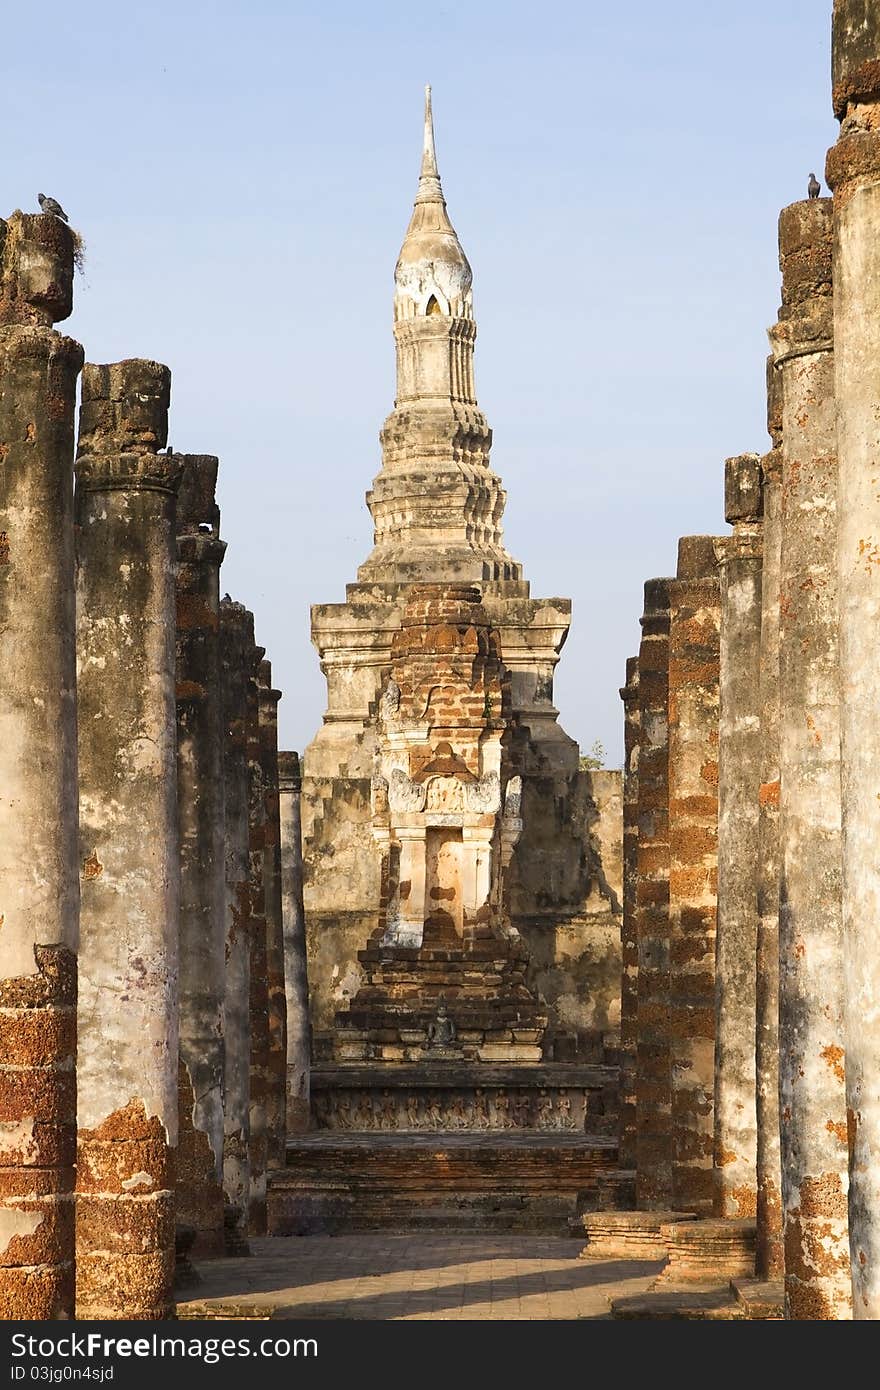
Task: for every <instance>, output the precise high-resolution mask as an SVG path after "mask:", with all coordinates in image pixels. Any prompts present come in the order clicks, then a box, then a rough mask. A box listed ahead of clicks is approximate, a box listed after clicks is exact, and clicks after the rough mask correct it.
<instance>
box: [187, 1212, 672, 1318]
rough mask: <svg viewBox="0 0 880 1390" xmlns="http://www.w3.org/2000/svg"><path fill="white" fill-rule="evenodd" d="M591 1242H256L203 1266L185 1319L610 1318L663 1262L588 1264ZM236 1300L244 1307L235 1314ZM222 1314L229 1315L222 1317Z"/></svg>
mask: <svg viewBox="0 0 880 1390" xmlns="http://www.w3.org/2000/svg"><path fill="white" fill-rule="evenodd" d="M581 1248H582V1242H581V1241H579V1240H574V1239H565V1238H547V1237H537V1236H536V1237H530V1236H470V1235H468V1236H458V1235H433V1234H431V1235H426V1234H416V1233H411V1234H397V1235H374V1234H363V1235H347V1236H299V1237H266V1238H263V1239H252V1240H251V1249H252V1252H253V1253H252V1255H251V1257H250V1259H228V1260H208V1261H201V1262H200V1263H199V1264H198V1270H199V1273H200V1275H201V1277H202V1283H201V1285H200V1286H199V1287H198V1288H195V1289H192V1290H188V1291H187V1292H186V1293H185V1294H184V1293H182V1294H181V1298H180V1302H179V1304H178V1311H179V1315H181V1316H184V1317H186V1316H190V1317H192V1316H200V1315H201V1310H202V1309H203V1308H204V1305H206V1304H208V1305H210V1311H212V1312H215V1313H216V1312H220V1310H221V1308H222V1305H223V1304H224V1303H227V1304H228V1305H230V1306H229V1307H228V1308H227V1309H226V1310H225V1311H226V1315H227V1316H230V1315H231V1316H236V1315H238V1316H242V1315H244V1316H247V1315H248V1314H247V1312H246V1309H252V1310H253V1312H252V1313H251V1316H253V1315H254V1314H256V1315H257V1316H259V1315H260V1314H259V1312H257V1309H259V1310H260V1311H261V1312H262V1315H263V1316H270V1315H271V1316H273V1317H278V1318H371V1319H380V1320H382V1319H398V1318H400V1319H422V1318H442V1319H465V1320H475V1319H484V1318H491V1319H518V1320H527V1319H533V1318H535V1319H560V1318H564V1319H569V1318H572V1319H574V1318H608V1317H610V1303H611V1300H612V1299H613V1298H621V1297H625V1296H628V1295H636V1294H639V1293H642V1292H644V1291H645V1290H646V1289H647V1287H648V1285H649V1284H650V1283H651V1281H652V1280H653V1279H654V1278H656V1275H657V1273H658V1271H659V1269H660V1264H661V1262H659V1261H654V1262H648V1261H636V1260H582V1259H579V1258H578V1254H579V1251H580V1250H581ZM233 1306H234V1311H233ZM221 1316H222V1313H221Z"/></svg>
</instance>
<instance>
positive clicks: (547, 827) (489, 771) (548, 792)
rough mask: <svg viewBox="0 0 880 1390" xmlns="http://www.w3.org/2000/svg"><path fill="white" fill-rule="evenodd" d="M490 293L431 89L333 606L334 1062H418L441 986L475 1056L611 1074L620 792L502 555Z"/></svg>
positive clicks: (328, 1032) (323, 1003)
mask: <svg viewBox="0 0 880 1390" xmlns="http://www.w3.org/2000/svg"><path fill="white" fill-rule="evenodd" d="M471 281H472V275H471V268H470V266H469V264H468V260H467V257H466V256H465V253H464V251H463V249H462V246H461V243H460V242H459V240H458V237H457V235H456V233H455V230H454V228H453V226H452V223H451V221H450V219H449V215H448V213H447V210H446V204H445V200H444V196H443V191H442V188H441V184H440V179H439V176H438V173H437V161H436V156H435V151H434V135H433V124H432V116H431V105H430V91H429V92H428V94H427V100H426V111H425V132H424V150H423V156H422V166H421V174H420V178H419V185H418V192H417V195H416V201H415V207H414V209H413V214H412V218H411V220H410V224H409V227H408V229H407V233H406V236H405V238H404V242H403V247H402V249H401V252H400V256H399V258H398V262H397V267H396V272H395V290H394V337H395V343H396V349H397V397H396V402H395V406H394V409H393V411H392V412H391V414H390V416H389V417H388V419H387V420H386V422H385V425H384V428H383V430H382V433H381V442H382V452H383V460H382V468H381V470H380V472H379V474H378V477H377V478H376V479H375V481H374V484H373V487H372V490H371V491H370V492H369V493H368V494H367V502H368V505H369V508H370V511H371V513H372V516H373V521H374V538H375V543H374V547H373V550H372V553H371V554H370V556H369V557H368V559H367V560H366V561H365V563H364V564H363V565H361V567H360V569H359V571H358V580H357V583H355V584H350V585H349V586H348V588H347V601H346V602H345V603H344V604H333V605H326V606H324V605H319V606H315V607H314V608H313V609H312V638H313V641H314V643H315V645H316V647H317V648H318V651H319V653H320V657H321V665H322V669H323V671H324V674H325V676H326V678H327V685H328V708H327V712H326V714H325V716H324V723H323V726H322V728H321V729H320V730H319V732H318V734H317V736H316V737H315V739H314V740H313V742H312V743H311V745H310V746H309V748H308V749H307V751H306V753H305V755H304V769H303V793H302V820H303V860H304V897H305V911H306V919H307V930H308V949H309V979H310V989H311V1014H312V1027H313V1036H314V1044H315V1056H316V1059H317V1060H318V1061H321V1060H322V1059H323V1060H324V1061H331V1060H336V1061H344V1060H350V1061H355V1060H367V1059H369V1058H384V1059H385V1060H389V1061H391V1060H401V1061H413V1060H418V1057H419V1056H420V1055H421V1049H422V1046H423V1043H424V1039H425V1036H426V1034H425V1030H426V1029H427V1027H428V1025H429V1023H430V1021H431V1019H432V1018H434V1017H435V1015H436V1012H437V1006H438V1002H439V998H440V996H441V995H443V994H445V995H446V1003H447V1006H448V1010H449V1015H450V1017H452V1019H453V1021H454V1023H455V1024H456V1027H457V1030H458V1045H459V1046H460V1047H461V1048H462V1049H463V1052H464V1055H465V1056H471V1057H473V1058H474V1059H476V1058H481V1059H483V1060H488V1059H489V1058H490V1057H495V1058H500V1057H501V1056H502V1054H503V1055H504V1056H506V1057H507V1058H508V1059H509V1060H514V1059H518V1060H520V1061H527V1060H532V1061H533V1060H537V1059H538V1058H540V1057H541V1056H542V1049H543V1056H544V1058H545V1059H549V1060H575V1059H578V1060H591V1061H595V1060H601V1056H602V1051H601V1050H602V1037H603V1033H605V1032H606V1031H607V1030H609V1029H614V1028H616V1026H617V1023H618V1018H619V950H620V947H619V928H618V923H617V918H616V913H617V911H618V904H617V898H616V894H615V892H614V891H613V889H612V888H610V887H609V886H608V880H609V879H610V880H611V881H612V882H614V881H615V880H616V878H617V877H618V876H619V864H617V863H616V862H615V864H614V866H613V867H612V866H611V860H612V859H615V860H619V858H620V847H619V843H618V842H619V826H618V825H616V824H613V822H614V820H615V818H619V815H620V788H619V777H618V775H617V774H612V773H597V774H590V773H587V772H581V771H580V770H579V759H578V747H577V744H576V743H575V742H574V741H573V740H572V739H571V738H569V737H568V736H567V735H566V734H565V733H564V732H563V730H562V729H561V728H560V727H559V725H558V724H557V722H556V721H557V711H556V709H555V708H554V706H553V698H552V697H553V671H554V668H555V666H556V663H557V661H558V658H559V652H560V649H561V647H562V644H563V642H564V641H565V638H566V636H567V633H568V627H569V622H570V610H571V605H570V602H569V601H568V600H565V599H558V598H555V599H549V600H541V599H534V598H532V597H531V596H530V594H529V586H528V583H527V582H526V581H525V580H524V579H523V578H522V570H521V566H520V565H519V564H517V563H516V562H515V561H514V560H513V559H512V558H511V556H510V555H509V553H508V551H507V550H506V548H505V546H504V542H503V538H502V532H501V517H502V513H503V509H504V502H505V495H504V491H503V489H502V487H501V483H500V480H499V478H498V477H497V475H496V474H495V473H494V472H493V471H492V469H491V468H490V465H489V448H490V444H491V439H492V435H491V430H490V429H489V426H488V424H487V422H486V419H485V417H484V416H483V414H482V412H481V411H480V409H479V407H478V405H477V400H476V394H475V389H474V370H473V355H474V341H475V337H476V324H475V321H474V313H473V302H472V292H471ZM609 805H610V808H611V810H610V819H609V814H608V813H607V812H608V806H609ZM609 825H611V826H612V828H611V829H610V830H609V829H608V826H609ZM603 838H604V839H607V840H608V841H609V842H614V849H613V850H609V851H608V852H607V855H605V859H604V863H603V850H602V845H601V843H600V842H601V841H602V840H603ZM450 951H452V952H453V953H456V952H457V953H458V956H457V961H458V966H459V967H460V968H459V970H458V971H456V970H455V969H452V966H453V965H454V964H455V962H453V961H451V960H446V961H442V960H441V959H440V955H442V954H443V953H446V954H447V955H448V954H449V952H450ZM432 953H433V956H434V959H433V965H432V970H431V971H427V970H425V969H422V968H421V967H420V966H419V965H418V964H417V959H416V958H417V957H418V959H420V960H421V961H422V963H423V964H425V963H426V962H427V961H428V959H429V958H430V957H431V955H432ZM437 953H440V955H438V954H437ZM443 966H449V967H450V968H449V969H443V968H441V967H443ZM429 974H430V977H431V983H430V985H429V984H428V983H427V980H428V975H429ZM480 996H482V1002H480V1003H479V1004H478V997H480ZM490 997H491V998H490ZM539 1000H540V1002H539ZM404 1001H409V1002H408V1003H407V1004H406V1006H404ZM407 1014H408V1015H409V1026H407V1018H406V1016H407ZM490 1015H491V1017H490ZM545 1018H546V1022H547V1027H546V1031H545V1028H544V1019H545ZM343 1025H344V1026H343ZM404 1034H406V1035H407V1036H406V1037H405V1036H404ZM380 1035H381V1036H380ZM401 1049H402V1050H401ZM497 1049H501V1050H500V1051H498V1050H497Z"/></svg>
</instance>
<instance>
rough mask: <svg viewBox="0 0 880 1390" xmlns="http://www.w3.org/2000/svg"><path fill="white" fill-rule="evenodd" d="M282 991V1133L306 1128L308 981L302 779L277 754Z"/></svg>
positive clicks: (293, 762) (293, 760) (293, 758)
mask: <svg viewBox="0 0 880 1390" xmlns="http://www.w3.org/2000/svg"><path fill="white" fill-rule="evenodd" d="M278 779H279V780H278V787H279V794H280V810H281V885H282V895H283V904H284V987H285V992H286V996H287V1132H288V1134H304V1133H305V1132H306V1131H307V1130H308V1129H310V1128H311V1100H310V1051H311V1047H310V1040H311V1030H310V1027H309V977H308V964H307V959H306V914H305V909H304V907H303V876H302V820H301V812H300V797H301V794H302V776H301V773H300V762H299V756H298V754H296V753H279V755H278Z"/></svg>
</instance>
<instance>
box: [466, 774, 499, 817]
mask: <svg viewBox="0 0 880 1390" xmlns="http://www.w3.org/2000/svg"><path fill="white" fill-rule="evenodd" d="M466 797H467V808H468V810H469V811H477V812H478V813H479V814H480V815H487V814H491V813H494V812H495V811H500V809H501V779H500V778H499V776H498V773H497V772H484V773H483V776H482V777H478V778H477V780H476V782H469V783H468V785H467V789H466Z"/></svg>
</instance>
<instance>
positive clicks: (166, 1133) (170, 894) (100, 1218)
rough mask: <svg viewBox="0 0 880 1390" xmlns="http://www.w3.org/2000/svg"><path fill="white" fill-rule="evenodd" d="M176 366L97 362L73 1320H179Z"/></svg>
mask: <svg viewBox="0 0 880 1390" xmlns="http://www.w3.org/2000/svg"><path fill="white" fill-rule="evenodd" d="M169 391H170V373H169V371H168V368H167V367H162V366H160V365H159V364H158V363H156V362H145V361H137V360H133V361H126V362H119V363H115V364H114V365H112V366H100V367H99V366H90V365H87V366H86V368H85V370H84V372H83V389H82V410H81V415H80V435H79V452H78V457H77V466H76V479H77V486H76V508H77V527H78V530H77V544H78V559H79V569H78V575H77V659H78V667H79V689H78V697H79V768H80V868H81V894H82V908H81V930H80V974H79V1016H78V1020H79V1023H78V1056H79V1063H78V1121H79V1135H78V1148H77V1208H76V1309H77V1317H78V1318H79V1319H83V1318H144V1319H155V1318H161V1317H166V1316H167V1315H168V1313H169V1311H170V1308H171V1302H172V1292H171V1290H172V1280H173V1275H174V1181H175V1173H174V1159H175V1150H176V1145H177V1055H178V1030H177V985H178V973H177V972H178V906H179V883H180V853H179V846H178V833H177V776H176V756H177V749H176V729H177V726H176V713H175V702H174V684H175V681H174V675H175V670H174V668H175V650H174V648H175V543H174V535H175V531H174V527H175V490H176V487H177V483H178V480H179V475H180V465H179V464H178V462H177V460H176V459H174V458H169V457H168V456H166V455H161V454H158V453H157V452H156V450H157V448H159V447H161V446H162V445H164V443H165V439H166V432H167V416H168V399H169Z"/></svg>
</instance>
